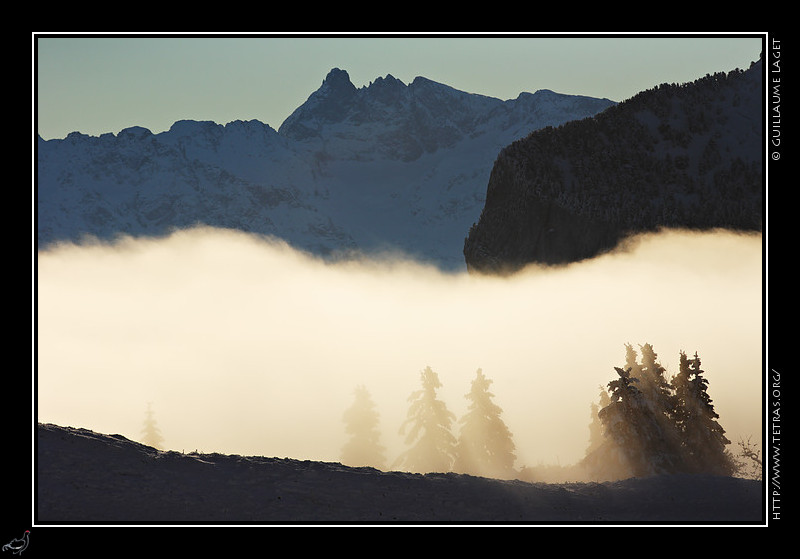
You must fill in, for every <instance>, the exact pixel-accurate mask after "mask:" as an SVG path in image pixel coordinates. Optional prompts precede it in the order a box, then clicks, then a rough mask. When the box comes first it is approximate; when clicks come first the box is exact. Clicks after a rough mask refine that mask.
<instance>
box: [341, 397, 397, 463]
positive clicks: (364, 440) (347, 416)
mask: <svg viewBox="0 0 800 559" xmlns="http://www.w3.org/2000/svg"><path fill="white" fill-rule="evenodd" d="M342 419H343V420H344V423H345V432H346V433H347V434H348V435H349V436H350V439H349V440H348V441H347V443H345V445H344V447H342V463H344V464H347V465H349V466H372V467H374V468H378V469H383V468H384V466H385V462H386V457H385V456H384V450H385V448H384V447H383V446H382V445H381V444H380V442H379V441H380V432H379V430H378V422H379V416H378V412H377V411H376V410H375V404H374V403H373V401H372V398H371V396H370V394H369V392H368V391H367V389H366V388H365V387H364V386H357V387H356V389H355V400H354V402H353V404H352V406H350V407H349V408H348V409H347V410H346V411H345V412H344V415H343V417H342Z"/></svg>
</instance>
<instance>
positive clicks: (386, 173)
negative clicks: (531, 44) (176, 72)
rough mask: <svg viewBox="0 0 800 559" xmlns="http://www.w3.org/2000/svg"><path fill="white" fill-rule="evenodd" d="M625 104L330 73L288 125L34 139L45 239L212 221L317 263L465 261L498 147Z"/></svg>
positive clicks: (180, 127) (195, 125)
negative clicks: (360, 258)
mask: <svg viewBox="0 0 800 559" xmlns="http://www.w3.org/2000/svg"><path fill="white" fill-rule="evenodd" d="M613 104H614V103H613V102H611V101H609V100H607V99H593V98H589V97H582V96H569V95H559V94H556V93H553V92H551V91H547V90H542V91H538V92H536V93H533V94H529V93H523V94H521V95H520V96H519V97H518V98H517V99H514V100H507V101H501V100H499V99H494V98H490V97H485V96H481V95H474V94H469V93H465V92H461V91H458V90H455V89H453V88H451V87H448V86H446V85H443V84H439V83H436V82H433V81H431V80H428V79H425V78H416V79H415V80H414V81H413V82H412V83H411V84H408V85H405V84H403V83H402V82H401V81H400V80H397V79H395V78H393V77H392V76H390V75H388V76H386V77H385V78H378V79H376V80H375V81H373V82H372V83H370V84H369V85H368V86H364V87H362V88H356V87H355V86H354V85H353V84H352V83H351V82H350V79H349V76H348V74H347V72H346V71H344V70H340V69H333V70H331V71H330V72H329V74H328V75H327V77H326V78H325V80H324V81H323V82H322V85H321V86H320V88H319V89H318V90H317V91H315V92H313V93H312V94H311V95H310V96H309V98H308V100H307V101H306V102H305V103H303V104H302V105H301V106H300V107H298V108H297V110H296V111H295V112H294V113H293V114H292V115H290V116H289V117H288V118H287V119H286V121H285V122H284V123H283V124H282V125H281V126H280V128H279V129H278V130H277V131H276V130H274V129H273V128H271V127H270V126H268V125H265V124H262V123H260V122H258V121H248V122H243V121H235V122H231V123H228V124H225V125H221V124H216V123H213V122H197V121H179V122H176V123H175V124H174V125H173V126H172V127H171V128H170V130H168V131H166V132H163V133H159V134H152V133H150V132H149V131H148V130H146V129H144V128H140V127H132V128H128V129H125V130H122V131H121V132H120V133H119V134H117V135H113V134H104V135H102V136H100V137H91V136H87V135H84V134H80V133H78V132H74V133H72V134H70V135H69V136H67V138H64V139H56V140H48V141H45V140H43V139H41V138H38V139H37V146H36V148H37V149H36V151H37V200H36V204H37V207H36V211H37V216H36V217H37V244H38V246H39V247H40V248H42V247H45V246H47V245H48V244H49V243H52V242H57V241H59V240H77V239H80V238H81V237H82V236H83V235H85V234H89V235H93V236H97V237H100V238H113V237H114V236H116V235H119V234H131V235H160V234H164V233H167V232H169V231H170V230H171V229H173V228H183V227H189V226H192V225H194V224H200V223H202V224H205V225H211V226H216V227H224V228H235V229H240V230H243V231H248V232H253V233H258V234H265V235H274V236H277V237H280V238H283V239H285V240H286V241H288V242H289V243H290V244H292V245H294V246H296V247H298V248H300V249H303V250H308V251H311V252H313V253H315V254H320V255H329V254H332V253H338V252H342V251H344V252H347V251H354V250H362V251H366V252H375V251H381V250H390V251H401V252H405V253H408V254H413V255H414V256H417V257H420V258H422V259H425V260H430V261H434V262H436V263H437V264H440V265H442V266H443V267H446V268H460V267H463V255H462V249H463V240H464V237H465V235H466V233H467V231H468V229H469V226H470V225H471V224H472V223H474V222H475V220H476V219H477V217H478V216H479V215H480V212H481V209H482V208H483V202H484V198H485V191H486V184H487V181H488V178H489V171H490V169H491V165H492V162H493V161H494V159H495V157H496V156H497V153H498V152H499V151H500V149H501V148H502V147H503V146H505V145H507V144H508V143H510V142H511V141H513V140H515V139H517V138H519V137H522V136H524V135H526V134H528V133H529V132H530V131H532V130H535V129H538V128H541V127H543V126H549V125H556V124H559V123H562V122H565V121H569V120H573V119H580V118H584V117H587V116H590V115H593V114H595V113H597V112H598V111H602V110H603V109H605V108H607V107H609V106H612V105H613Z"/></svg>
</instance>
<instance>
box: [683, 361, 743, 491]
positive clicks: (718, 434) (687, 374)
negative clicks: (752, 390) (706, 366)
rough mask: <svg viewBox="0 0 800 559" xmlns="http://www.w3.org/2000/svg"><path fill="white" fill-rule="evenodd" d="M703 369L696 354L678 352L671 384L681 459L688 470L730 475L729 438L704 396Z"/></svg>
mask: <svg viewBox="0 0 800 559" xmlns="http://www.w3.org/2000/svg"><path fill="white" fill-rule="evenodd" d="M704 372H705V371H703V370H702V369H701V368H700V357H698V355H697V353H695V354H694V358H693V359H689V358H688V357H687V356H686V353H684V352H681V354H680V367H679V372H678V374H677V375H675V377H674V378H673V379H672V385H673V386H674V388H675V396H676V399H677V401H678V405H677V408H676V418H677V422H678V425H679V428H680V430H681V436H682V439H683V444H684V460H685V461H686V463H687V467H688V468H689V470H690V471H692V472H697V473H708V474H716V475H732V474H733V473H735V471H736V463H735V460H734V459H733V457H732V456H731V455H730V454H729V453H728V452H727V451H726V446H727V445H729V444H730V441H729V440H728V439H727V437H725V429H723V428H722V426H721V425H720V424H719V422H718V421H717V420H718V419H719V414H717V412H716V411H714V405H713V404H712V400H711V398H710V397H709V395H708V380H707V379H706V378H705V377H703V373H704Z"/></svg>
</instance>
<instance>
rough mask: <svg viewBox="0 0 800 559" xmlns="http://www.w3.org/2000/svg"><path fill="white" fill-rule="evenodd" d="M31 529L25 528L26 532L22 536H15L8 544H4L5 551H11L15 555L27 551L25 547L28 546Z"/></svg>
mask: <svg viewBox="0 0 800 559" xmlns="http://www.w3.org/2000/svg"><path fill="white" fill-rule="evenodd" d="M30 533H31V531H30V530H25V533H24V534H23V535H22V537H21V538H14V539H13V540H11V541H10V542H8V543H7V544H5V545H4V546H3V551H10V552H11V553H13V554H15V555H20V554H22V552H23V551H25V548H27V547H28V538H29V536H30Z"/></svg>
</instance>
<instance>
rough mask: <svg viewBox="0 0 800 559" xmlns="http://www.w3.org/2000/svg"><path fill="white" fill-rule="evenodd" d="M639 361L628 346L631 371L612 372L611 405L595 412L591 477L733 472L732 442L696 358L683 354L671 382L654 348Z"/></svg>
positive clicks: (647, 349)
mask: <svg viewBox="0 0 800 559" xmlns="http://www.w3.org/2000/svg"><path fill="white" fill-rule="evenodd" d="M635 357H636V355H635V351H633V348H632V347H631V346H630V345H627V346H626V366H627V367H626V368H624V369H623V368H620V367H615V368H614V369H615V370H616V372H617V374H618V376H619V378H617V379H615V380H613V381H611V382H609V383H608V394H609V400H608V403H607V404H606V405H604V406H602V409H600V410H599V411H598V412H597V416H598V418H599V419H600V421H601V423H602V436H603V440H602V442H600V444H592V446H591V447H590V449H589V450H587V455H586V457H585V458H584V460H583V461H582V465H583V466H584V467H585V468H586V470H587V471H588V472H589V474H590V476H592V477H593V478H595V479H613V478H615V477H625V476H643V475H651V474H661V473H678V472H695V473H714V474H719V475H730V474H732V473H734V472H735V470H736V462H735V460H734V459H733V457H732V456H731V455H730V454H729V453H728V452H727V451H726V449H725V446H726V445H727V444H729V443H730V441H728V439H727V438H725V436H724V433H725V431H724V429H722V427H721V426H720V425H719V423H717V421H716V420H717V419H718V417H719V416H718V415H717V414H716V412H715V411H714V407H713V406H712V405H711V399H710V398H709V397H708V393H707V390H706V389H707V385H708V381H707V380H706V379H705V378H703V376H702V373H703V371H702V370H701V369H700V359H699V357H697V354H695V358H694V359H691V360H690V359H688V358H687V357H686V355H685V354H684V353H683V352H682V353H681V362H680V372H679V373H678V374H677V375H676V376H675V377H674V378H673V379H672V382H671V383H670V382H667V381H666V378H665V373H666V371H665V369H664V367H662V366H661V365H660V364H659V363H658V360H657V355H656V353H655V351H653V347H652V346H651V345H650V344H645V345H644V346H642V362H641V363H636V359H635ZM632 371H636V374H637V375H638V377H637V376H634V374H633V372H632ZM590 443H591V441H590Z"/></svg>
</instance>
